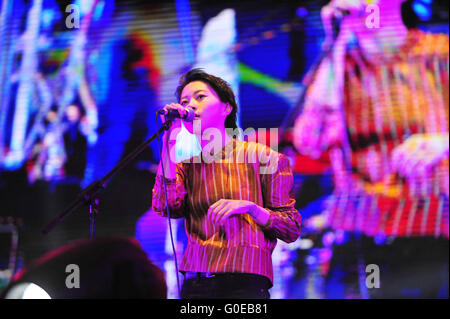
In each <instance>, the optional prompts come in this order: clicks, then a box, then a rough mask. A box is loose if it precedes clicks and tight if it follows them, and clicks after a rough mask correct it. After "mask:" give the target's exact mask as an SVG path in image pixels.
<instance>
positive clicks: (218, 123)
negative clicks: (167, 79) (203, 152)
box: [180, 81, 231, 134]
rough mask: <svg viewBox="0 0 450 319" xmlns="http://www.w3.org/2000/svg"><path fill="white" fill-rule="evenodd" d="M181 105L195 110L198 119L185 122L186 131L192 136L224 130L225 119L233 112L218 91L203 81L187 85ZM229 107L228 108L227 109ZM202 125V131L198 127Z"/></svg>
mask: <svg viewBox="0 0 450 319" xmlns="http://www.w3.org/2000/svg"><path fill="white" fill-rule="evenodd" d="M180 104H181V105H182V106H185V107H190V108H192V109H194V111H195V114H196V118H195V120H194V125H195V127H196V129H195V131H194V128H193V126H194V125H193V123H192V122H190V123H189V122H184V125H185V127H186V129H187V130H188V131H189V132H190V133H191V134H192V133H195V134H199V133H203V132H204V131H205V130H206V129H208V128H212V127H214V128H218V129H219V130H221V131H222V130H224V128H225V119H226V117H227V116H228V114H230V112H231V107H229V106H228V104H227V103H225V102H222V101H221V100H220V98H219V96H218V95H217V93H216V91H214V89H212V88H211V87H210V86H209V85H208V84H206V83H204V82H202V81H194V82H191V83H189V84H187V85H186V86H185V87H184V88H183V91H182V92H181V98H180ZM227 106H228V107H227ZM199 123H200V125H201V127H200V131H198V129H197V125H198V124H199Z"/></svg>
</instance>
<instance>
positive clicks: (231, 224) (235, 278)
mask: <svg viewBox="0 0 450 319" xmlns="http://www.w3.org/2000/svg"><path fill="white" fill-rule="evenodd" d="M176 97H177V100H178V101H179V103H173V104H170V105H166V106H165V107H164V108H165V109H166V110H167V112H164V113H166V114H168V113H170V112H173V111H172V110H177V111H178V112H179V113H180V117H181V118H183V117H184V116H186V114H185V112H186V108H190V109H192V110H194V111H195V116H196V120H195V122H197V121H199V122H200V124H201V125H200V126H201V129H200V130H199V131H198V132H195V130H194V129H193V127H194V126H195V123H192V122H186V123H184V124H185V126H186V128H187V129H188V130H190V131H191V132H193V133H194V134H196V135H197V136H198V138H199V141H200V144H201V146H202V148H203V152H202V155H200V157H199V158H198V161H183V162H181V163H176V162H175V161H174V160H173V157H171V156H170V154H169V153H170V152H169V151H170V148H171V146H173V144H174V143H175V140H174V139H173V138H171V136H172V133H173V132H176V130H178V129H179V127H180V125H181V120H180V119H175V120H173V123H172V125H171V127H170V129H169V130H168V131H167V132H165V134H164V136H163V149H162V157H161V162H162V164H163V165H162V166H161V163H160V165H159V168H158V173H157V176H156V180H155V185H154V188H153V201H152V207H153V209H154V210H155V211H156V212H158V213H159V214H161V215H163V216H167V212H166V199H165V196H164V194H165V192H164V184H163V182H164V181H163V167H164V176H165V178H166V180H165V184H166V187H167V194H168V205H169V210H170V216H171V217H172V218H182V217H184V218H185V220H186V221H185V223H186V224H185V228H186V233H187V236H188V244H187V248H186V251H185V253H184V256H183V258H182V260H181V264H180V272H182V273H183V275H184V282H183V286H182V289H181V297H182V298H186V299H190V298H258V299H265V298H266V299H268V298H269V297H270V295H269V291H268V290H269V288H271V287H272V285H273V269H272V259H271V254H272V251H273V249H274V248H275V245H276V243H277V239H281V240H283V241H285V242H293V241H295V240H296V239H297V238H298V236H299V234H300V223H301V216H300V214H299V212H298V211H297V210H296V209H295V208H294V204H295V200H294V199H293V198H292V197H291V196H290V195H289V191H290V189H291V187H292V184H293V176H292V171H291V169H290V167H289V161H288V159H287V157H286V156H284V155H283V154H280V153H277V152H275V151H273V150H271V149H270V148H268V147H266V146H265V145H261V144H258V143H254V142H243V141H241V140H239V139H237V138H235V137H234V135H233V134H229V133H230V132H231V131H230V130H229V129H235V128H237V125H236V114H237V104H236V101H235V97H234V93H233V91H232V90H231V88H230V86H229V85H228V83H226V82H225V81H224V80H222V79H221V78H218V77H215V76H213V75H210V74H207V73H205V72H203V71H202V70H200V69H193V70H191V71H189V72H187V73H186V74H185V75H183V76H182V77H181V78H180V85H179V87H178V88H177V90H176ZM207 130H213V131H214V132H216V133H220V134H216V135H215V136H219V142H220V143H221V144H220V145H224V146H223V147H222V148H221V149H219V150H218V151H217V150H214V152H213V155H214V160H213V161H205V158H206V155H211V154H210V149H208V150H207V151H206V150H205V149H207V148H206V146H207V144H208V143H209V140H205V138H204V137H205V136H207V135H208V134H204V133H205V132H206V131H207ZM206 152H207V153H208V154H205V153H206ZM255 155H256V156H255ZM264 157H265V158H268V163H265V164H267V166H266V167H268V166H272V167H273V164H275V167H276V169H274V170H270V171H269V170H265V169H264V167H263V165H262V163H261V162H260V161H258V160H256V162H254V161H252V162H250V161H249V160H248V159H249V158H256V159H261V158H264ZM242 159H243V160H242Z"/></svg>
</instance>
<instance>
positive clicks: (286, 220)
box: [261, 152, 301, 243]
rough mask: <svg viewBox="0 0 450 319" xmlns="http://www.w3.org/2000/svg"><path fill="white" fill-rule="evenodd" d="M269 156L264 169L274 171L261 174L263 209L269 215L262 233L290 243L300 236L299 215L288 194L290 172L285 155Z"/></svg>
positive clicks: (290, 178)
mask: <svg viewBox="0 0 450 319" xmlns="http://www.w3.org/2000/svg"><path fill="white" fill-rule="evenodd" d="M275 154H276V155H275ZM271 155H273V156H270V160H269V162H268V163H267V165H266V168H273V167H276V169H275V170H273V169H266V170H263V171H262V172H261V186H262V193H263V198H264V208H265V209H266V210H267V211H268V212H269V213H270V217H269V222H268V225H267V226H265V227H264V231H265V232H266V233H268V234H272V235H274V236H275V237H276V238H279V239H281V240H283V241H285V242H287V243H290V242H294V241H295V240H297V238H298V237H299V236H300V225H301V216H300V213H299V212H298V211H297V210H296V209H295V208H294V205H295V199H293V198H292V197H291V196H290V193H289V192H290V190H291V188H292V185H293V175H292V170H291V168H290V166H289V160H288V158H287V157H286V156H285V155H283V154H280V153H276V152H273V153H272V154H271ZM271 171H273V173H272V172H271Z"/></svg>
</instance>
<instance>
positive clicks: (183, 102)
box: [180, 101, 188, 106]
mask: <svg viewBox="0 0 450 319" xmlns="http://www.w3.org/2000/svg"><path fill="white" fill-rule="evenodd" d="M180 104H181V105H182V106H186V105H187V104H188V102H187V101H181V103H180Z"/></svg>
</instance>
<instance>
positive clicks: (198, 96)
mask: <svg viewBox="0 0 450 319" xmlns="http://www.w3.org/2000/svg"><path fill="white" fill-rule="evenodd" d="M204 97H206V95H203V94H199V95H197V100H198V101H200V100H203V98H204Z"/></svg>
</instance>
